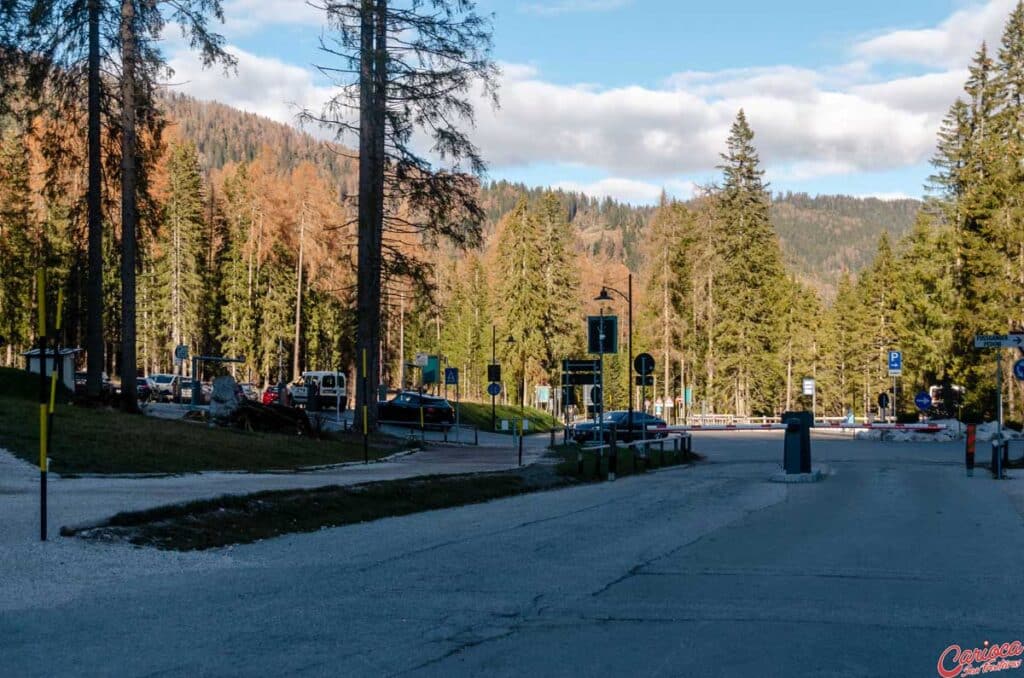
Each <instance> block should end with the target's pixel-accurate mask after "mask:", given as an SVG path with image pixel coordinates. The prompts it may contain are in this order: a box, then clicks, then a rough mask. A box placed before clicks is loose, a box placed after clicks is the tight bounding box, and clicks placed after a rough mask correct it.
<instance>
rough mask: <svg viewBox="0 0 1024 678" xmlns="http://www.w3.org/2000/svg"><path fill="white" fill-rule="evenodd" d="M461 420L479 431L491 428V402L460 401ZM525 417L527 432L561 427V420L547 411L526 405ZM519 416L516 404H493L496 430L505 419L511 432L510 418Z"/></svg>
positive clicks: (499, 431)
mask: <svg viewBox="0 0 1024 678" xmlns="http://www.w3.org/2000/svg"><path fill="white" fill-rule="evenodd" d="M459 407H460V414H461V422H462V423H463V424H464V425H466V426H476V427H477V428H478V429H480V430H481V431H490V430H491V404H490V403H462V404H460V405H459ZM524 413H525V414H526V419H527V420H528V421H529V422H530V425H529V431H528V433H547V432H548V431H550V430H551V429H552V428H555V429H556V430H558V429H560V428H561V422H559V421H558V420H557V419H555V418H554V417H552V416H551V415H550V414H548V413H547V412H543V411H541V410H537V409H534V408H532V407H527V408H525V410H524ZM518 418H519V407H518V406H517V405H497V406H495V420H496V427H497V429H498V430H497V432H498V433H502V432H503V431H502V430H501V421H502V420H503V419H507V420H508V422H509V431H508V433H509V434H511V432H512V431H511V426H512V420H513V419H518Z"/></svg>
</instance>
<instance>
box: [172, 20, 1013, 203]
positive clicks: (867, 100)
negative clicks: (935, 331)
mask: <svg viewBox="0 0 1024 678" xmlns="http://www.w3.org/2000/svg"><path fill="white" fill-rule="evenodd" d="M615 2H616V0H612V2H611V3H604V4H603V5H602V3H600V2H597V3H595V2H590V3H585V2H584V3H581V2H575V3H573V2H545V3H539V2H536V3H533V5H536V6H538V7H539V6H540V5H543V6H544V7H545V8H547V9H548V10H552V9H554V8H558V7H560V8H563V10H568V9H570V8H575V9H585V8H587V7H589V9H591V10H594V9H599V8H600V7H599V6H598V5H602V6H604V7H605V8H610V5H611V4H614V3H615ZM1015 2H1016V0H991V1H989V2H987V3H985V4H976V5H971V6H969V7H966V8H964V9H961V10H959V11H957V12H955V13H953V14H952V15H951V16H950V17H949V18H948V19H946V20H945V21H943V22H941V23H940V24H939V25H938V26H935V27H931V28H924V29H921V30H915V31H890V32H888V33H884V34H880V35H878V36H875V37H872V38H870V39H866V40H863V41H861V42H858V43H856V44H855V45H853V46H852V50H853V53H854V55H855V56H854V58H853V59H852V60H851V61H849V62H847V63H843V64H839V65H834V66H829V67H823V68H819V69H810V68H798V67H794V66H787V65H779V66H767V67H763V66H762V67H756V68H743V69H728V70H721V71H713V72H699V71H687V72H681V73H677V74H675V75H672V76H671V77H669V78H666V79H665V81H664V82H663V83H661V84H660V85H657V86H648V87H641V86H627V87H619V88H610V89H609V88H601V87H599V86H595V85H593V84H570V85H566V84H555V83H552V82H550V81H547V80H545V78H544V74H543V73H541V72H540V71H539V70H538V69H537V68H536V67H534V66H532V65H528V64H503V65H502V69H503V73H502V76H501V78H502V88H501V108H500V109H499V110H492V109H491V108H490V106H489V105H488V104H487V103H485V102H484V101H483V100H481V101H480V102H479V105H478V107H477V115H478V119H477V126H476V129H475V130H474V131H473V132H472V136H473V139H474V141H476V142H477V144H478V145H479V146H480V148H481V151H482V152H483V155H484V157H485V158H486V159H487V160H488V162H489V163H490V164H491V166H492V167H494V168H495V169H497V170H508V169H509V168H519V167H526V166H555V167H573V166H576V167H580V168H586V170H587V174H588V175H594V174H595V173H597V175H598V176H605V177H606V178H604V179H602V180H600V181H595V182H592V183H579V182H568V183H564V184H562V186H563V187H565V188H573V189H575V190H586V191H587V192H588V193H594V194H598V195H611V196H613V197H616V198H618V199H621V200H627V201H631V202H651V201H652V200H656V199H657V197H658V195H660V193H661V190H662V187H666V188H667V189H668V190H669V192H670V193H673V194H677V195H679V196H680V197H685V195H687V194H688V193H689V192H692V186H690V185H689V184H686V183H685V182H683V179H682V177H686V178H695V177H707V176H717V171H716V169H715V167H716V165H718V164H719V162H720V158H719V154H720V153H721V152H722V150H723V149H724V145H725V140H726V137H727V136H728V133H729V127H730V125H731V124H732V122H733V120H734V119H735V116H736V112H737V111H738V110H739V109H740V108H743V109H745V110H746V113H747V116H748V118H749V119H750V121H751V125H752V126H753V128H754V131H755V133H756V135H757V136H756V138H755V142H754V143H755V145H756V146H757V148H758V150H759V151H760V153H761V158H762V161H763V162H764V164H765V166H766V168H767V170H768V176H769V179H770V180H772V181H775V182H806V181H811V180H814V179H816V178H819V177H825V176H838V175H848V174H855V173H865V172H876V171H891V170H894V169H899V168H903V167H911V166H915V165H918V164H920V163H922V162H924V161H926V160H927V159H928V158H929V157H930V156H931V154H932V152H933V150H934V147H935V138H936V132H937V130H938V128H939V125H940V122H941V119H942V117H943V115H944V114H945V112H946V110H947V109H948V107H949V105H950V103H951V102H952V101H953V99H954V98H955V97H956V96H957V95H958V93H959V92H960V91H961V88H962V85H963V82H964V79H965V77H966V73H965V67H966V62H967V60H968V59H969V57H970V55H971V53H972V52H973V51H974V49H975V48H976V46H977V44H978V43H979V42H980V40H981V39H983V38H988V39H990V40H991V39H993V37H995V38H996V39H997V38H998V35H999V33H1000V32H1001V30H1002V25H1003V23H1004V21H1005V19H1006V16H1007V15H1008V13H1009V11H1010V10H1011V9H1012V6H1013V5H1014V3H1015ZM293 3H294V4H293ZM297 5H302V7H304V8H305V9H301V10H300V9H295V11H294V12H293V13H292V14H291V15H290V16H291V18H290V19H288V21H291V22H293V23H308V24H314V23H315V22H316V20H317V18H316V17H314V16H313V14H314V12H313V11H312V8H309V7H308V6H307V5H306V4H305V3H302V2H300V1H299V0H232V1H231V3H230V4H229V5H228V7H229V8H230V11H232V12H236V13H241V14H247V15H248V16H249V17H250V18H251V19H252V21H254V22H268V21H282V20H283V19H280V18H279V16H278V15H279V14H280V13H281V12H287V11H288V9H289V8H293V7H296V6H297ZM520 6H523V5H520ZM570 6H571V7H570ZM171 51H172V52H173V50H171ZM173 53H175V54H176V56H175V57H174V58H173V59H172V65H173V66H174V67H175V69H176V70H177V71H178V76H177V77H176V80H178V81H180V80H185V81H186V82H185V84H184V85H183V86H182V87H181V88H180V89H181V90H183V91H185V92H187V93H189V94H192V95H194V96H197V97H200V98H207V99H217V100H219V101H223V102H224V103H227V104H230V105H233V106H237V107H239V108H242V109H244V110H247V111H252V112H255V113H259V114H262V115H266V116H268V117H271V118H273V119H275V120H279V121H282V122H294V120H295V114H296V111H297V110H298V109H300V108H309V109H312V110H319V108H320V106H321V105H322V103H323V102H324V101H325V100H326V99H327V98H328V97H329V96H330V95H331V89H330V88H327V87H322V86H318V85H317V84H316V81H315V79H314V76H313V74H312V73H311V72H310V71H309V70H308V69H306V68H300V67H297V66H293V65H290V64H286V63H284V62H282V61H280V60H277V59H273V58H267V57H261V56H257V55H254V54H251V53H248V52H245V51H242V50H238V49H235V50H234V53H235V54H236V55H237V56H238V58H239V75H238V77H237V78H233V79H224V78H223V77H221V74H220V73H219V71H202V70H201V69H200V68H199V66H198V63H197V62H196V60H195V58H194V57H192V56H190V55H188V54H187V51H186V50H185V49H184V47H183V46H179V47H178V48H177V51H176V52H173ZM892 61H918V62H920V63H921V64H925V65H927V66H928V67H927V68H926V69H924V70H926V72H925V73H923V74H921V75H916V76H914V77H900V78H892V77H884V76H883V75H882V74H883V73H884V72H885V71H884V69H883V68H881V67H882V66H884V65H886V64H888V63H890V62H892ZM502 173H503V174H505V175H507V174H508V172H507V171H503V172H502ZM569 176H571V173H570V174H569ZM673 182H677V184H673Z"/></svg>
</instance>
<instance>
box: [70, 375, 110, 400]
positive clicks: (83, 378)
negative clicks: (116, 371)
mask: <svg viewBox="0 0 1024 678" xmlns="http://www.w3.org/2000/svg"><path fill="white" fill-rule="evenodd" d="M87 382H88V373H87V372H75V395H76V396H84V395H85V394H86V384H87ZM100 394H101V396H103V397H105V398H106V397H109V396H111V395H113V394H114V385H113V384H112V383H111V382H110V377H108V376H107V373H106V372H104V373H103V377H102V381H101V382H100Z"/></svg>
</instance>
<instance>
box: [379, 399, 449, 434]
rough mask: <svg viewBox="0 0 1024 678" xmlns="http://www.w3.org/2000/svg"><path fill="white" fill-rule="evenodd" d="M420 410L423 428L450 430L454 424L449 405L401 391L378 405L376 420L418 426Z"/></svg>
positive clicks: (440, 400) (441, 401)
mask: <svg viewBox="0 0 1024 678" xmlns="http://www.w3.org/2000/svg"><path fill="white" fill-rule="evenodd" d="M421 410H422V417H423V424H424V425H425V426H429V427H432V428H433V427H441V428H450V427H451V426H453V425H454V424H455V410H454V409H453V408H452V406H451V403H449V402H448V401H447V400H445V399H444V398H437V397H435V396H430V395H423V394H420V393H417V392H416V391H403V392H401V393H399V394H398V395H397V396H395V397H394V398H392V399H391V400H389V401H387V402H384V403H378V405H377V418H378V419H379V420H380V421H381V422H384V423H401V424H412V425H414V426H419V425H420V416H421V415H420V411H421Z"/></svg>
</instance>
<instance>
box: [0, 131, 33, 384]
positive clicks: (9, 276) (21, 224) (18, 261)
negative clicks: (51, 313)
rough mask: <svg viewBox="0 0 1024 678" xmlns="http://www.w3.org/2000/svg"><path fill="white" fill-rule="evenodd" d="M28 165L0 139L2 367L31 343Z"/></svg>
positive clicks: (12, 140)
mask: <svg viewBox="0 0 1024 678" xmlns="http://www.w3.org/2000/svg"><path fill="white" fill-rule="evenodd" d="M31 204H32V201H31V189H30V187H29V161H28V154H27V153H26V151H25V149H24V147H23V145H22V144H21V143H19V141H18V138H17V137H16V136H15V135H14V134H4V135H2V136H0V319H2V320H0V323H2V324H0V335H2V336H3V339H4V341H3V343H4V344H6V346H7V350H6V356H5V357H4V364H5V365H7V366H8V367H11V366H13V364H14V355H13V351H14V349H15V348H21V347H25V346H26V345H27V344H29V343H30V342H31V340H32V336H33V330H32V328H33V325H32V317H31V314H32V308H33V302H32V298H31V290H32V286H31V285H30V284H28V283H29V281H31V280H33V271H34V269H35V266H36V265H37V262H38V257H37V256H33V248H32V243H31V241H30V239H29V234H30V233H32V231H34V230H36V229H35V228H34V223H33V215H32V211H31V207H30V206H31Z"/></svg>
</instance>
